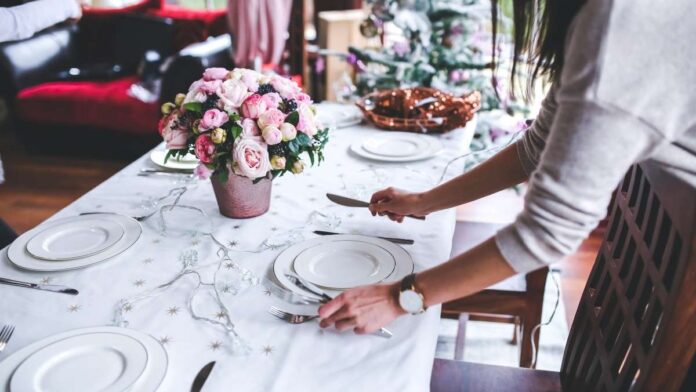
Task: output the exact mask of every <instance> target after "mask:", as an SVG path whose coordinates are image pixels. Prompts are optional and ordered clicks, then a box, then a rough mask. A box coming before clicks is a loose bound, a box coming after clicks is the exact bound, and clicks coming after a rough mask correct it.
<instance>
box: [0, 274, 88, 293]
mask: <svg viewBox="0 0 696 392" xmlns="http://www.w3.org/2000/svg"><path fill="white" fill-rule="evenodd" d="M0 284H7V285H11V286H17V287H26V288H28V289H35V290H44V291H53V292H54V293H62V294H69V295H77V294H79V291H77V290H75V289H73V288H70V287H66V286H61V285H57V284H38V283H30V282H21V281H19V280H14V279H7V278H0Z"/></svg>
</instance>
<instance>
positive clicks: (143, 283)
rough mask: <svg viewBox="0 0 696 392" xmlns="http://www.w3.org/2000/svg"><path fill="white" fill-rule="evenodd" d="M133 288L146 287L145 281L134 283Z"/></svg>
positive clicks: (139, 280)
mask: <svg viewBox="0 0 696 392" xmlns="http://www.w3.org/2000/svg"><path fill="white" fill-rule="evenodd" d="M133 286H135V287H143V286H145V281H144V280H142V279H138V280H136V281H135V282H133Z"/></svg>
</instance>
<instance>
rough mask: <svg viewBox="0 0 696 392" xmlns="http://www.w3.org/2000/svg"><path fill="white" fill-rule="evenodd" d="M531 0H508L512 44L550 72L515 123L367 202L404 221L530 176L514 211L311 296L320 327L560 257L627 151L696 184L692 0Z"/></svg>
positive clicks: (370, 317) (373, 316)
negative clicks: (413, 259) (434, 181)
mask: <svg viewBox="0 0 696 392" xmlns="http://www.w3.org/2000/svg"><path fill="white" fill-rule="evenodd" d="M533 3H534V1H533V0H521V1H515V2H514V4H515V12H514V13H515V18H514V19H515V34H514V35H515V53H516V55H520V54H526V55H527V56H528V58H531V59H533V60H534V61H535V63H536V67H535V69H534V72H532V76H533V77H536V76H537V74H546V75H548V77H549V78H550V80H552V81H553V85H552V88H551V89H550V92H549V93H548V95H547V96H546V98H545V100H544V102H543V105H542V109H541V112H540V113H539V115H538V117H537V119H536V121H535V122H534V124H533V125H532V127H531V128H530V129H529V130H528V131H527V132H526V134H525V136H524V137H523V138H522V139H521V140H520V141H519V142H517V143H516V144H515V145H512V146H510V147H509V148H507V149H505V150H503V151H501V152H500V153H498V154H497V155H496V156H494V157H493V158H491V159H490V160H488V161H486V162H484V163H483V164H481V165H479V166H478V167H476V168H475V169H473V170H471V171H469V172H468V173H465V174H463V175H461V176H459V177H456V178H454V179H453V180H451V181H449V182H447V183H445V184H442V185H440V186H438V187H436V188H433V189H431V190H429V191H427V192H424V193H409V192H404V191H398V190H394V189H391V188H390V189H386V190H383V191H380V192H377V193H375V194H374V195H373V196H372V200H371V204H370V211H371V212H372V214H373V215H375V214H379V215H386V216H388V217H389V218H390V219H392V220H394V221H397V222H401V221H402V219H403V217H404V216H405V215H409V214H416V215H427V214H429V213H432V212H434V211H438V210H442V209H445V208H451V207H454V206H456V205H459V204H463V203H467V202H469V201H472V200H476V199H478V198H480V197H483V196H485V195H488V194H491V193H494V192H496V191H499V190H502V189H505V188H507V187H510V186H512V185H514V184H518V183H520V182H522V181H527V180H528V181H529V187H528V191H527V195H526V197H525V208H524V211H523V212H522V213H521V214H520V215H519V216H518V217H517V220H516V221H515V222H514V223H513V224H511V225H509V226H507V227H505V228H503V229H502V230H501V231H500V232H498V233H497V234H496V235H495V236H494V237H492V238H490V239H488V240H487V241H485V242H484V243H482V244H480V245H479V246H477V247H475V248H473V249H471V250H470V251H468V252H466V253H464V254H461V255H459V256H457V257H455V258H453V259H452V260H450V261H448V262H446V263H444V264H441V265H439V266H437V267H434V268H431V269H429V270H425V271H423V272H419V273H418V274H417V275H415V276H410V277H407V278H406V279H405V280H404V282H401V283H396V284H389V285H377V286H367V287H359V288H355V289H352V290H348V291H346V292H344V293H343V294H341V295H340V296H339V297H337V298H336V299H334V300H333V301H331V302H329V303H328V304H326V305H324V306H322V307H321V308H320V310H319V315H320V317H321V325H322V327H328V326H330V325H335V326H336V328H337V329H339V330H346V329H353V330H354V331H355V332H356V333H369V332H373V331H375V330H376V329H378V328H379V327H382V326H385V325H387V324H388V323H389V322H391V321H392V320H394V319H395V318H396V317H398V316H400V315H403V314H405V313H407V312H408V313H412V314H417V313H419V312H422V311H423V310H424V309H425V308H427V307H428V306H432V305H435V304H439V303H443V302H446V301H449V300H452V299H456V298H460V297H464V296H467V295H469V294H472V293H475V292H477V291H480V290H482V289H484V288H486V287H488V286H490V285H492V284H494V283H496V282H498V281H500V280H502V279H505V278H507V277H509V276H511V275H513V274H516V273H526V272H529V271H532V270H535V269H538V268H540V267H543V266H545V265H547V264H549V263H553V262H556V261H558V260H559V259H560V258H562V257H563V256H565V255H568V254H570V253H571V252H573V251H574V250H575V249H576V248H577V247H578V246H579V244H580V243H581V241H582V240H583V239H584V238H585V237H586V236H587V235H588V234H589V232H590V231H591V230H592V228H594V227H595V226H596V224H597V222H598V221H599V220H600V219H601V218H602V217H603V216H604V215H605V213H606V210H607V205H608V203H609V200H610V198H611V194H612V191H613V190H614V188H615V187H616V185H617V184H618V183H619V181H620V180H621V178H622V177H623V175H624V174H625V173H626V171H627V169H628V168H629V167H630V166H631V165H632V164H634V163H636V162H640V161H644V160H652V161H655V162H656V163H658V164H661V165H662V166H664V167H666V168H667V169H668V170H671V171H673V172H674V173H675V174H676V175H678V176H680V177H682V178H684V179H685V180H686V181H688V182H689V183H691V184H694V186H696V110H695V109H696V92H694V86H696V72H694V70H693V65H692V62H693V60H695V59H696V45H694V44H693V43H692V42H691V41H692V39H693V38H692V37H695V36H696V25H694V24H693V23H689V22H688V21H689V20H693V18H694V17H696V8H695V7H693V6H692V4H690V2H689V1H688V0H675V1H670V2H654V1H650V0H585V1H582V0H574V1H567V0H566V1H561V0H546V1H545V2H542V4H543V7H544V9H543V10H542V12H540V13H538V14H537V15H535V10H534V7H533ZM493 9H494V13H493V14H494V15H495V14H496V12H495V10H496V7H495V6H494V8H493ZM536 23H538V25H539V27H540V28H539V30H538V32H534V33H533V32H532V26H534V25H535V24H536ZM532 37H536V39H534V40H533V39H532ZM527 49H529V50H527Z"/></svg>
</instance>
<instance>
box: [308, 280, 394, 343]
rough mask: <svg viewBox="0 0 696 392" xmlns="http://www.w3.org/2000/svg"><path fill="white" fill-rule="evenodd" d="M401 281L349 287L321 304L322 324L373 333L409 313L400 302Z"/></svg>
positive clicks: (342, 329)
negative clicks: (402, 307)
mask: <svg viewBox="0 0 696 392" xmlns="http://www.w3.org/2000/svg"><path fill="white" fill-rule="evenodd" d="M398 296H399V284H398V283H394V284H389V285H384V284H382V285H376V286H363V287H356V288H354V289H350V290H346V291H344V292H343V293H341V295H339V296H338V297H336V298H334V299H333V300H332V301H331V302H329V303H326V304H324V305H322V306H321V307H320V308H319V317H320V319H321V322H320V323H319V325H320V326H321V327H322V328H326V327H330V326H331V325H334V324H335V325H336V329H337V330H339V331H345V330H347V329H353V331H355V333H357V334H366V333H372V332H375V331H377V330H379V329H380V328H381V327H383V326H385V325H387V324H389V323H390V322H391V321H392V320H394V319H395V318H397V317H399V316H401V315H402V314H405V313H406V312H405V311H404V310H403V309H401V306H399V302H398Z"/></svg>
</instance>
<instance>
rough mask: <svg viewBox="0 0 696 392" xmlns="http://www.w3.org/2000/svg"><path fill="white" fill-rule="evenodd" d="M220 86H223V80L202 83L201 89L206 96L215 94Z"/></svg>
mask: <svg viewBox="0 0 696 392" xmlns="http://www.w3.org/2000/svg"><path fill="white" fill-rule="evenodd" d="M220 85H222V80H209V81H204V82H203V83H201V86H200V89H201V91H203V92H204V93H206V94H215V92H216V91H217V89H218V88H219V87H220Z"/></svg>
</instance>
